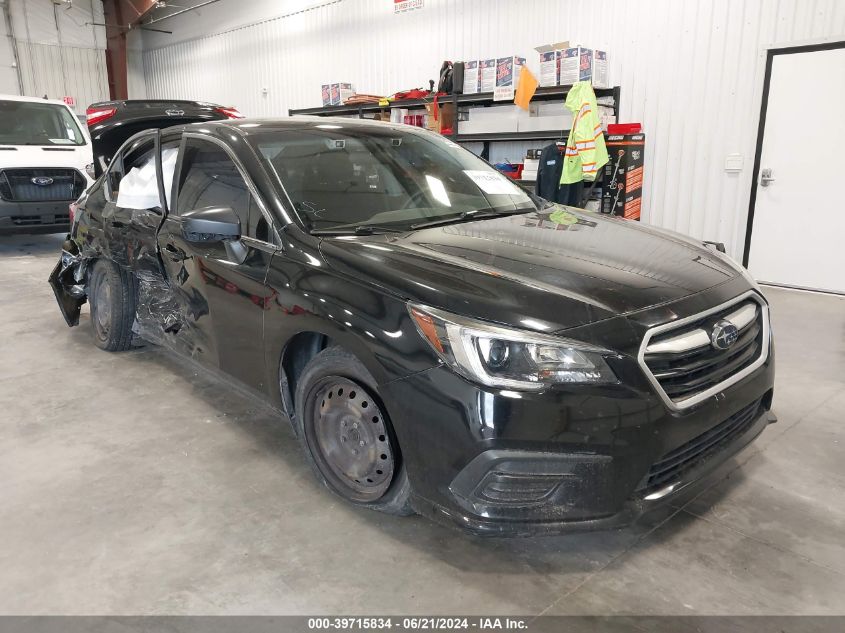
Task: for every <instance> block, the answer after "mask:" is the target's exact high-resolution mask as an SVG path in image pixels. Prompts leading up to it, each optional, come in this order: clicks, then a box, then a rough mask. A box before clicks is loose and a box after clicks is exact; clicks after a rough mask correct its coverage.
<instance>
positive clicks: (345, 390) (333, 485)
mask: <svg viewBox="0 0 845 633" xmlns="http://www.w3.org/2000/svg"><path fill="white" fill-rule="evenodd" d="M375 384H376V381H375V380H374V379H373V377H372V375H371V374H370V372H368V371H367V369H366V368H365V367H364V365H363V364H362V363H361V361H359V360H358V359H357V358H355V357H354V356H353V355H352V354H349V353H348V352H346V351H344V350H343V349H342V348H340V347H329V348H327V349H325V350H323V351H322V352H320V353H319V354H317V355H316V356H315V357H314V358H312V359H311V361H310V362H309V363H308V364H307V365H306V366H305V369H304V370H303V372H302V376H300V378H299V381H298V382H297V385H296V396H295V406H296V419H295V420H294V424H295V426H296V431H297V435H298V437H299V441H300V443H301V444H302V448H303V450H304V452H305V457H306V459H307V460H308V463H309V464H310V465H311V468H312V470H313V471H314V473H315V474H316V475H317V478H318V479H319V480H320V481H321V482H322V483H323V485H325V486H326V487H327V488H328V489H329V490H331V491H332V492H333V493H335V494H336V495H338V496H340V497H342V498H343V499H345V500H346V501H348V502H350V503H353V504H355V505H359V506H362V507H366V508H369V509H371V510H377V511H379V512H385V513H387V514H396V515H402V516H407V515H410V514H413V513H414V511H413V509H412V508H411V504H410V496H411V485H410V482H409V481H408V474H407V472H406V470H405V466H404V463H403V461H402V455H401V452H400V450H399V443H398V442H397V441H396V435H395V434H394V432H393V427H392V425H391V423H390V419H389V417H388V413H387V411H386V409H385V407H384V403H382V401H381V398H379V395H378V391H377V390H376V388H375ZM353 425H354V426H353ZM329 452H331V453H332V456H331V457H330V456H329V454H328V453H329ZM353 453H354V455H353Z"/></svg>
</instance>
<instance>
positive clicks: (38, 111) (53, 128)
mask: <svg viewBox="0 0 845 633" xmlns="http://www.w3.org/2000/svg"><path fill="white" fill-rule="evenodd" d="M0 145H85V137H84V136H83V135H82V131H81V130H80V129H79V124H78V122H77V120H76V117H75V116H73V114H71V112H70V110H68V109H67V108H66V107H64V106H61V105H57V104H55V103H33V102H31V101H3V100H0Z"/></svg>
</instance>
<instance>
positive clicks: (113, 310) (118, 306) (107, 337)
mask: <svg viewBox="0 0 845 633" xmlns="http://www.w3.org/2000/svg"><path fill="white" fill-rule="evenodd" d="M88 303H89V304H90V305H91V331H92V333H93V335H94V345H96V346H97V347H99V348H100V349H102V350H105V351H107V352H123V351H126V350H128V349H130V348H131V347H132V323H133V322H134V321H135V292H134V284H133V283H132V279H131V273H127V272H125V271H123V270H122V269H120V268H118V266H117V265H116V264H115V263H114V262H111V261H109V260H107V259H100V260H97V262H96V263H95V264H94V268H93V270H92V271H91V276H90V278H89V279H88Z"/></svg>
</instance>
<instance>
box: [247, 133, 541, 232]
mask: <svg viewBox="0 0 845 633" xmlns="http://www.w3.org/2000/svg"><path fill="white" fill-rule="evenodd" d="M248 139H249V141H250V142H251V143H252V144H253V147H255V149H256V150H257V151H258V154H259V155H260V156H261V158H262V160H263V161H264V163H265V165H266V166H267V167H268V169H269V170H270V171H271V172H272V173H275V175H276V176H277V177H278V179H279V181H280V182H281V183H282V185H283V186H284V188H285V191H286V192H287V193H288V195H289V196H290V198H291V201H292V202H293V205H294V207H295V209H296V211H297V213H298V214H299V215H300V217H302V218H303V220H304V221H305V222H306V224H307V225H308V226H309V228H310V229H311V230H318V231H327V230H335V229H336V230H344V229H346V230H349V229H351V228H356V227H357V228H360V227H362V226H363V227H367V226H370V227H374V228H382V229H407V228H411V227H417V226H419V225H423V224H428V223H429V222H437V223H440V222H448V221H449V220H450V218H454V219H455V221H459V220H461V219H467V218H469V217H472V216H477V217H483V216H484V215H488V214H490V215H495V214H497V213H502V214H504V213H519V212H525V211H533V210H535V209H536V208H537V207H536V205H535V204H534V202H532V199H531V198H530V197H529V196H528V194H527V193H526V192H524V191H523V190H522V189H521V188H520V187H518V186H517V185H516V184H514V183H513V182H512V181H510V180H509V179H508V178H506V177H505V176H503V175H501V174H500V173H499V172H497V171H496V170H495V169H493V168H492V167H490V166H489V165H488V164H487V163H485V162H484V161H483V160H481V159H479V158H478V157H476V156H475V155H474V154H472V153H471V152H469V151H467V150H464V149H463V148H461V147H460V146H459V145H456V144H455V143H452V142H451V141H448V140H446V139H444V138H443V137H441V136H439V135H436V134H434V133H429V132H424V131H417V130H408V129H403V128H402V127H399V126H392V125H387V124H385V125H383V126H379V127H376V126H372V127H369V126H368V127H366V128H362V127H359V126H356V125H349V126H343V125H341V124H318V125H315V126H314V127H311V128H304V129H291V130H276V131H273V132H258V133H255V134H250V135H249V136H248Z"/></svg>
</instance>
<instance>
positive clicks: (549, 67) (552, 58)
mask: <svg viewBox="0 0 845 633" xmlns="http://www.w3.org/2000/svg"><path fill="white" fill-rule="evenodd" d="M567 48H569V42H557V43H555V44H543V45H542V46H538V47H536V48H535V49H534V50H535V51H537V52H538V53H539V54H540V77H539V80H540V85H541V86H544V87H548V86H559V85H560V57H561V51H563V50H565V49H567Z"/></svg>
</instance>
